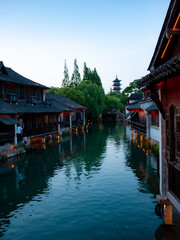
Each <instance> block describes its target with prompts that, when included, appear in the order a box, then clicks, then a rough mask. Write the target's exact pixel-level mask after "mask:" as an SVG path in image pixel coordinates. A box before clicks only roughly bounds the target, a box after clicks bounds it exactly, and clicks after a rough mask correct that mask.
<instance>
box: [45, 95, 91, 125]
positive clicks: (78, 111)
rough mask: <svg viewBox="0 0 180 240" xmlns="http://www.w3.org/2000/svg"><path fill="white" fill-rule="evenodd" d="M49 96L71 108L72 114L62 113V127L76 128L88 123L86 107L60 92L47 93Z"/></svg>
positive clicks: (60, 104)
mask: <svg viewBox="0 0 180 240" xmlns="http://www.w3.org/2000/svg"><path fill="white" fill-rule="evenodd" d="M47 97H48V98H50V99H52V100H53V101H54V102H56V104H58V105H59V106H64V107H66V108H67V109H71V111H72V112H71V114H69V113H68V112H62V114H61V127H62V128H63V127H70V128H76V127H80V126H83V127H85V126H86V124H87V120H86V108H85V107H84V106H82V105H80V104H78V103H76V102H74V101H72V100H71V99H69V98H67V97H65V96H63V95H60V94H47Z"/></svg>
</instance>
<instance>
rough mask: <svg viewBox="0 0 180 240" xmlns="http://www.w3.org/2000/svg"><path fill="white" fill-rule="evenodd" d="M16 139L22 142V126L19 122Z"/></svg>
mask: <svg viewBox="0 0 180 240" xmlns="http://www.w3.org/2000/svg"><path fill="white" fill-rule="evenodd" d="M17 140H18V143H20V142H22V127H21V125H20V124H19V125H18V127H17Z"/></svg>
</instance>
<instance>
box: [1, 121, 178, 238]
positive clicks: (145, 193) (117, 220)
mask: <svg viewBox="0 0 180 240" xmlns="http://www.w3.org/2000/svg"><path fill="white" fill-rule="evenodd" d="M157 163H158V160H157V158H156V157H155V156H154V155H153V154H147V152H146V151H145V150H144V151H143V149H141V148H139V147H138V145H137V144H136V143H133V142H131V140H130V139H128V138H127V137H125V134H124V126H123V124H115V125H97V126H93V128H92V129H89V132H88V133H85V134H80V135H77V136H73V137H72V138H69V137H67V138H65V139H64V140H63V142H61V143H55V142H54V143H48V144H46V145H39V146H38V147H37V148H36V150H34V151H33V152H32V154H28V155H26V156H22V157H19V158H16V159H12V160H8V161H5V162H3V163H0V237H1V238H2V239H9V240H12V239H18V240H21V239H23V240H24V239H26V240H28V239H31V240H32V239H38V240H41V239H43V240H46V239H53V240H55V239H62V240H81V239H82V240H84V239H91V240H92V239H93V240H96V239H98V240H100V239H103V240H106V239H107V240H110V239H124V240H125V239H128V240H129V239H138V240H140V239H143V240H144V239H146V240H148V239H158V240H159V239H160V240H161V239H168V240H170V239H173V240H174V239H179V238H178V237H180V232H178V231H179V228H178V226H177V225H175V226H173V227H166V226H164V224H163V220H162V219H160V218H159V217H157V216H156V215H155V213H154V208H155V204H156V203H157V202H156V200H155V195H156V194H158V189H159V186H158V174H157V172H158V171H157V169H158V164H157ZM178 221H179V218H178V215H177V222H178Z"/></svg>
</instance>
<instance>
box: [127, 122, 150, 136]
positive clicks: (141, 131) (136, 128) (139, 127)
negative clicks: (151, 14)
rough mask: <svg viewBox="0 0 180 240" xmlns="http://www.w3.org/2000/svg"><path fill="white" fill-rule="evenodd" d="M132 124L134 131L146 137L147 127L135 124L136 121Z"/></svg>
mask: <svg viewBox="0 0 180 240" xmlns="http://www.w3.org/2000/svg"><path fill="white" fill-rule="evenodd" d="M130 124H131V128H132V129H133V130H136V131H138V132H140V133H143V134H145V135H146V125H145V124H141V123H139V122H134V121H131V122H130Z"/></svg>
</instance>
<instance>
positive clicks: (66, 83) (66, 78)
mask: <svg viewBox="0 0 180 240" xmlns="http://www.w3.org/2000/svg"><path fill="white" fill-rule="evenodd" d="M69 85H70V81H69V71H68V68H67V64H66V60H65V61H64V78H63V80H62V87H68V86H69Z"/></svg>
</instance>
